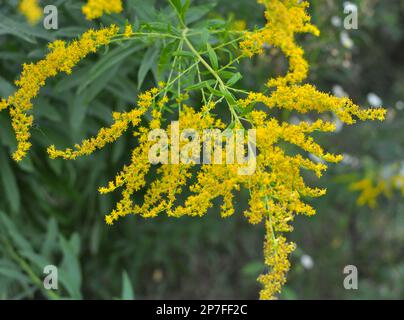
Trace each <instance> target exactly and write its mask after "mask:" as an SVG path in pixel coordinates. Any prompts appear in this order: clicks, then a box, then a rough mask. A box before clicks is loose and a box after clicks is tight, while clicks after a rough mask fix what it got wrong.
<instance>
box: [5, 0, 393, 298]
mask: <svg viewBox="0 0 404 320" xmlns="http://www.w3.org/2000/svg"><path fill="white" fill-rule="evenodd" d="M259 2H260V3H262V4H264V5H265V8H266V10H265V17H266V19H267V23H266V25H265V27H264V28H263V29H260V30H257V31H253V32H245V33H244V39H243V40H242V42H241V43H240V48H241V50H242V52H243V54H244V56H246V57H252V56H253V55H255V54H262V53H264V49H263V48H264V47H265V46H273V47H277V48H280V50H281V52H282V53H283V54H284V55H285V56H286V58H287V59H288V61H289V70H288V72H287V74H286V75H285V76H280V77H278V78H275V79H270V80H269V81H268V83H267V86H268V87H269V88H270V90H269V91H268V92H269V93H268V94H264V93H260V92H251V93H248V94H245V95H243V98H241V99H239V100H238V101H236V100H235V99H231V100H234V104H237V105H236V106H235V105H233V102H232V103H231V104H229V108H230V111H232V119H235V121H234V122H233V123H232V125H235V129H240V128H241V126H242V121H240V119H242V120H243V122H244V121H246V122H248V123H249V125H251V127H252V128H253V129H255V130H256V141H255V144H256V145H255V146H256V149H257V155H256V159H255V160H256V168H255V173H254V174H252V175H240V174H239V170H240V169H242V168H243V167H244V166H245V164H241V163H239V162H235V161H230V162H228V161H227V162H225V161H222V164H202V165H200V164H197V163H192V162H188V163H179V162H172V161H171V164H160V165H158V166H154V165H152V163H151V161H150V158H149V156H150V155H149V151H150V149H151V148H152V147H154V145H155V142H153V141H150V139H149V133H150V132H151V130H153V129H160V128H161V129H167V132H168V135H167V139H168V145H170V141H172V140H174V139H176V138H178V137H175V136H172V135H173V130H171V129H172V126H173V124H171V125H165V126H164V123H163V120H164V119H163V114H162V112H163V111H164V110H165V109H166V108H165V107H167V108H168V106H169V107H172V106H173V105H179V106H180V107H179V108H178V109H179V114H178V123H177V125H178V126H179V129H180V130H182V129H188V128H192V129H194V130H197V132H198V133H201V132H202V131H204V130H206V129H218V130H219V131H220V130H223V129H225V128H226V127H227V128H229V126H228V125H227V124H224V123H223V122H222V121H221V120H219V116H215V115H213V114H212V113H211V111H212V110H213V109H214V108H215V107H216V102H215V101H213V100H214V99H213V100H212V99H210V100H209V101H204V106H202V108H201V111H196V109H198V108H191V107H188V106H187V105H186V104H185V103H186V101H187V100H188V98H189V96H188V94H184V93H181V91H184V90H183V88H181V87H180V86H179V88H176V91H175V92H176V94H173V95H172V90H170V89H172V88H169V86H170V85H172V83H171V84H170V81H168V82H169V84H165V83H159V88H153V89H150V90H148V91H146V92H144V93H142V94H140V95H139V97H138V101H137V108H134V109H132V110H131V111H128V112H124V113H114V114H113V118H114V123H113V124H112V125H111V126H110V127H109V128H103V129H101V130H100V131H99V133H98V134H97V135H96V136H95V137H93V138H90V139H86V140H84V141H83V142H82V143H81V144H77V145H75V147H74V149H67V150H63V151H62V150H57V149H56V147H55V146H51V147H49V148H48V153H49V155H50V157H51V158H63V159H67V160H73V159H76V158H77V157H79V156H84V155H89V154H91V153H93V152H94V151H96V150H97V149H101V148H103V147H104V146H105V145H106V144H107V143H112V142H115V141H116V140H117V139H118V138H119V137H120V136H122V135H123V133H124V132H126V131H127V130H128V129H129V126H130V125H132V127H138V126H139V124H140V122H141V117H142V115H143V114H145V113H146V112H147V111H149V109H152V111H151V118H152V120H151V121H150V123H149V124H148V126H140V127H138V128H137V129H136V130H135V131H134V140H135V141H136V147H134V148H133V150H132V156H131V161H130V163H129V164H128V165H126V166H124V168H123V169H122V170H121V171H120V172H119V173H118V174H117V175H116V176H115V178H114V179H113V180H112V181H110V182H109V183H108V185H107V186H105V187H102V188H100V189H99V192H100V193H101V194H106V193H110V192H114V191H116V190H118V189H120V190H121V200H120V201H119V202H118V203H117V204H116V206H115V208H114V209H113V210H112V211H111V212H110V213H109V214H108V215H106V216H105V221H106V223H107V224H108V225H111V224H113V223H114V222H116V221H117V220H118V219H119V218H121V217H124V216H127V215H129V214H136V215H140V216H142V217H144V218H152V217H156V216H158V215H159V214H161V213H167V214H168V215H169V216H171V217H181V216H184V215H187V216H199V217H201V216H203V215H205V214H206V212H207V211H208V210H209V209H210V208H211V207H213V206H214V203H215V202H216V200H218V199H219V200H221V201H222V204H221V216H222V217H228V216H231V215H232V214H234V212H235V208H234V203H233V202H234V201H233V200H234V197H235V195H236V194H238V193H240V192H248V193H249V195H250V198H249V208H248V209H247V210H246V211H245V212H244V215H245V216H246V217H247V219H248V220H249V222H250V223H252V224H257V223H261V222H264V223H265V226H266V240H265V244H264V255H265V263H266V265H267V266H268V269H269V272H268V274H265V275H261V276H260V277H259V279H258V280H259V281H260V282H261V283H262V285H263V290H262V291H261V294H260V296H261V298H262V299H272V298H275V296H276V294H277V293H279V292H280V290H281V288H282V286H283V284H284V283H285V282H286V274H287V272H288V270H289V268H290V262H289V260H288V256H289V254H290V253H291V252H292V251H293V250H294V248H295V245H294V244H293V243H289V242H288V241H287V240H286V238H285V236H283V235H282V233H284V232H290V231H292V229H293V227H292V226H291V223H292V222H293V220H294V217H295V215H296V214H304V215H308V216H311V215H313V214H315V210H314V208H312V207H311V206H310V205H308V204H306V203H305V201H304V199H305V198H306V197H312V198H313V197H320V196H322V195H324V194H325V192H326V191H325V190H324V189H319V188H312V187H309V186H307V185H306V183H305V181H304V179H303V177H302V171H303V170H306V171H308V172H311V173H312V174H315V175H316V176H317V177H321V175H322V173H323V172H324V171H325V170H326V169H327V165H326V164H325V162H339V161H341V160H342V156H340V155H334V154H330V153H327V152H326V151H324V150H323V148H322V147H321V146H320V145H319V144H318V143H316V142H315V140H314V138H313V137H312V134H313V133H314V132H332V131H334V130H335V125H334V124H333V123H331V122H327V121H324V120H317V121H314V122H312V123H308V122H301V123H298V124H290V123H286V122H284V123H282V122H279V121H278V120H277V119H275V118H274V117H271V116H269V113H270V112H268V111H271V110H272V109H273V108H283V109H286V110H291V111H296V112H299V113H309V112H316V113H326V112H331V113H334V114H336V115H337V116H338V117H339V118H340V119H341V121H343V122H344V123H347V124H353V123H355V122H356V121H357V120H358V119H359V120H376V119H377V120H383V119H384V116H385V112H386V111H385V110H384V109H382V108H377V109H361V108H360V107H359V106H357V105H355V104H354V103H353V102H352V101H351V100H350V99H348V98H342V99H341V98H337V97H333V96H331V95H329V94H327V93H323V92H320V91H318V90H317V89H316V88H315V87H314V86H312V85H309V84H302V82H303V81H304V80H305V79H306V78H307V73H308V67H309V66H308V62H307V61H306V60H305V58H304V51H303V49H302V48H301V47H299V46H298V45H297V43H296V41H295V36H296V34H297V33H302V32H309V33H312V34H314V35H318V34H319V31H318V29H317V28H316V27H315V26H313V25H312V24H310V16H309V15H308V14H307V12H306V9H307V7H308V2H307V1H304V0H302V1H297V0H259ZM120 10H122V4H121V1H112V0H111V1H109V2H107V1H95V0H90V1H89V2H88V4H87V5H86V6H85V7H84V8H83V12H84V13H85V14H86V16H87V18H88V19H93V18H96V17H99V16H101V15H102V14H103V13H104V12H119V11H120ZM117 31H118V30H117V27H115V26H111V27H110V28H107V29H103V30H100V31H89V32H87V33H85V34H84V35H83V37H82V38H81V39H80V40H77V41H75V42H73V43H72V44H70V45H68V46H66V44H65V43H64V42H62V41H56V42H55V43H53V44H52V45H50V49H51V53H49V55H48V56H47V57H46V58H45V59H44V60H42V61H40V62H38V63H36V64H30V65H25V66H24V70H23V72H22V75H21V78H20V80H19V81H17V85H18V86H19V90H18V91H17V92H16V93H15V94H14V95H13V96H12V97H9V98H8V99H7V100H4V99H3V100H1V102H0V110H1V109H5V108H7V107H9V110H10V114H11V117H12V121H13V127H14V130H15V131H16V135H17V140H18V142H19V145H18V150H17V152H16V153H15V154H14V158H15V159H16V160H21V158H22V157H23V156H24V155H25V154H26V151H27V150H28V148H29V147H30V143H29V137H30V133H29V128H30V126H31V124H32V116H31V115H29V114H28V111H29V110H30V109H31V108H32V103H31V100H32V99H33V98H34V97H35V96H36V95H37V93H38V91H39V89H40V87H42V86H43V85H44V84H45V80H46V79H47V78H49V77H52V76H55V75H56V74H57V73H58V72H62V71H63V72H66V73H70V72H71V69H72V67H73V66H74V65H75V64H77V63H78V62H79V61H80V60H81V59H83V58H84V57H85V56H86V55H87V54H89V53H90V52H94V51H96V49H97V47H98V46H100V45H105V44H107V43H109V42H110V40H111V38H112V37H113V36H114V35H116V34H117ZM132 34H133V30H132V28H131V27H130V26H127V27H126V29H125V31H124V38H130V37H131V36H132ZM186 40H187V41H188V42H189V40H188V39H186ZM190 45H192V44H191V42H189V46H190ZM198 59H199V60H200V61H202V62H201V63H202V64H204V65H205V67H206V68H207V69H208V70H209V69H211V70H209V71H210V72H215V71H214V70H213V68H208V67H209V66H207V62H206V61H205V60H203V58H202V57H198ZM215 76H216V77H215V78H216V80H217V79H218V78H219V80H220V81H221V79H220V76H219V75H217V74H215ZM170 77H171V76H170ZM220 81H219V83H220ZM178 82H179V81H178ZM165 86H166V87H165ZM223 86H224V85H223ZM223 86H222V87H223ZM222 89H223V88H222ZM223 90H224V89H223ZM237 92H245V91H242V90H237ZM228 96H231V95H230V94H227V95H226V97H225V98H226V101H227V100H228ZM222 100H223V99H222ZM222 100H220V101H222ZM257 104H263V105H264V106H266V111H260V108H258V107H257V108H254V107H255V106H256V105H257ZM198 107H199V106H198ZM235 107H237V108H235ZM243 109H244V110H246V112H245V113H243V118H240V117H239V114H238V112H240V110H241V111H243ZM236 110H237V112H236ZM251 110H252V111H251ZM236 120H237V121H236ZM164 127H166V128H164ZM229 129H230V128H229ZM200 136H203V135H201V134H200ZM207 138H208V137H205V136H204V138H203V139H202V140H201V141H199V142H198V143H199V144H201V143H204V142H206V141H204V139H207ZM222 138H223V140H225V138H224V137H222ZM244 138H246V137H244ZM223 142H225V141H223ZM181 143H185V142H183V141H182V142H181ZM284 144H291V145H293V146H294V147H295V150H296V153H294V154H289V153H288V152H286V151H285V150H284V148H283V146H284ZM168 148H169V150H168V151H171V156H173V154H174V152H173V150H172V148H173V147H172V146H171V147H168ZM160 151H161V152H163V151H164V150H160ZM166 151H167V150H166ZM237 153H238V154H242V155H245V153H246V151H245V150H244V149H241V150H239V149H237ZM308 154H312V155H314V156H316V157H317V158H319V159H320V160H322V161H321V162H318V163H317V162H314V161H312V160H310V159H309V158H308ZM222 157H224V154H222ZM223 160H224V158H223ZM226 160H227V159H226ZM173 163H174V164H173ZM151 171H152V172H154V171H156V175H157V178H156V179H155V180H154V181H153V182H151V183H150V184H149V183H147V181H146V176H147V175H148V173H149V172H151ZM218 186H220V187H218ZM184 191H185V192H184ZM184 193H186V194H188V196H187V198H186V199H185V200H184V201H180V200H179V198H180V197H179V195H182V194H184ZM140 194H143V195H144V196H143V197H140Z"/></svg>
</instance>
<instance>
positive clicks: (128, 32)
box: [123, 25, 133, 38]
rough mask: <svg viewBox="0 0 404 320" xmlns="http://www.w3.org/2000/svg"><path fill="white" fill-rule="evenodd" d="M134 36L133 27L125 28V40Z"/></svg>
mask: <svg viewBox="0 0 404 320" xmlns="http://www.w3.org/2000/svg"><path fill="white" fill-rule="evenodd" d="M132 35H133V29H132V26H131V25H127V26H126V27H125V32H124V34H123V36H124V37H125V38H130V37H131V36H132Z"/></svg>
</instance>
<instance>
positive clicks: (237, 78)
mask: <svg viewBox="0 0 404 320" xmlns="http://www.w3.org/2000/svg"><path fill="white" fill-rule="evenodd" d="M242 78H243V76H242V75H241V73H240V72H237V73H235V74H234V75H233V76H232V77H231V78H230V79H229V80H228V81H227V83H226V84H227V85H228V86H232V85H235V84H236V83H237V82H239V81H240V80H241V79H242Z"/></svg>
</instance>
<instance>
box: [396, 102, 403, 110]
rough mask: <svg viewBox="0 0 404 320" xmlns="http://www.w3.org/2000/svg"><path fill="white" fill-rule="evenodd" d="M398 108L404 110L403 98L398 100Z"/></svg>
mask: <svg viewBox="0 0 404 320" xmlns="http://www.w3.org/2000/svg"><path fill="white" fill-rule="evenodd" d="M396 109H397V110H399V111H401V110H404V102H403V101H401V100H400V101H397V102H396Z"/></svg>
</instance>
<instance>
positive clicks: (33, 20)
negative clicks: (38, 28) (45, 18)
mask: <svg viewBox="0 0 404 320" xmlns="http://www.w3.org/2000/svg"><path fill="white" fill-rule="evenodd" d="M18 10H19V11H20V12H21V13H22V14H23V15H24V16H25V17H26V18H27V21H28V22H29V23H30V24H32V25H34V24H37V23H38V22H39V20H41V18H42V15H43V10H42V8H41V7H40V6H39V1H38V0H21V1H20V4H19V6H18Z"/></svg>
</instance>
